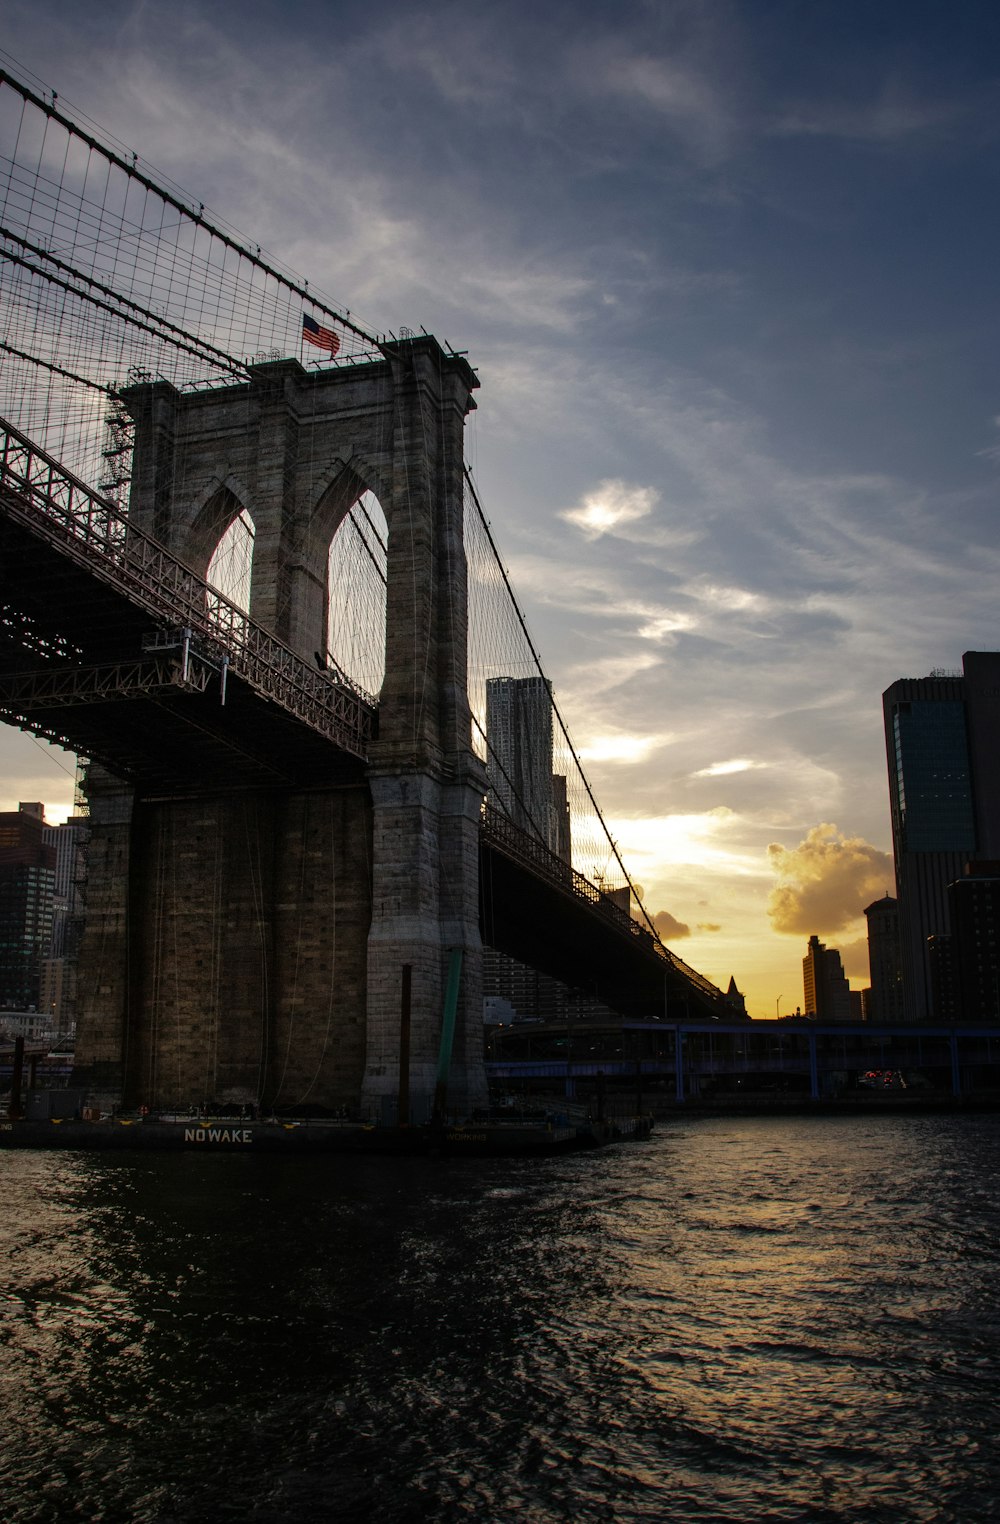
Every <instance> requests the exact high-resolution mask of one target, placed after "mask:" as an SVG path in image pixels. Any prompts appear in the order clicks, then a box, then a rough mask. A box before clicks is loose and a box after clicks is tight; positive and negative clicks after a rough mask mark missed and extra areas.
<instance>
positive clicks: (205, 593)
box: [0, 419, 375, 757]
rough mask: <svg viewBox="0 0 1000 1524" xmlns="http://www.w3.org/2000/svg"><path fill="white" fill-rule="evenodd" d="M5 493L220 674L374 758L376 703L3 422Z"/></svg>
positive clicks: (11, 507)
mask: <svg viewBox="0 0 1000 1524" xmlns="http://www.w3.org/2000/svg"><path fill="white" fill-rule="evenodd" d="M0 487H3V488H5V489H6V492H5V498H6V506H7V511H8V512H10V513H12V514H13V516H15V517H18V518H20V519H21V520H22V521H23V522H24V523H26V524H27V525H28V526H29V527H30V528H31V529H32V530H33V531H34V532H35V533H36V534H41V535H42V536H43V537H44V538H46V539H47V540H48V541H49V542H50V543H51V544H53V545H55V546H57V547H58V548H59V549H60V550H61V551H62V552H63V553H64V554H67V555H69V556H70V557H72V558H73V559H74V560H76V561H77V562H79V563H80V564H82V565H84V566H86V567H87V568H88V569H89V570H90V571H91V572H93V573H94V574H95V575H96V576H98V577H100V578H101V579H102V580H103V581H105V582H109V583H111V584H112V585H113V586H114V587H116V588H119V589H121V590H123V591H124V592H126V593H127V594H128V596H129V597H130V598H132V599H133V600H134V601H136V602H138V603H139V604H141V606H142V607H143V608H145V609H146V610H147V611H148V612H149V613H150V615H152V616H153V618H154V619H156V620H158V621H166V622H167V623H168V624H170V625H173V626H180V627H182V628H184V629H187V630H190V631H191V632H192V634H194V635H195V636H196V637H201V639H202V640H203V641H204V642H207V643H208V645H209V647H210V648H212V651H211V654H212V655H214V656H215V658H216V659H217V661H218V663H219V665H220V666H222V665H226V666H228V668H229V670H230V672H232V673H233V674H234V675H235V676H238V677H240V678H241V679H243V680H244V681H245V682H247V683H248V684H249V686H250V687H251V688H253V689H254V690H255V691H256V692H257V693H258V694H260V695H261V696H263V697H265V698H267V699H270V700H272V701H273V702H274V703H276V704H278V705H280V706H281V707H282V708H284V709H287V710H288V711H289V712H290V713H291V714H294V715H295V716H296V718H298V719H300V720H303V721H304V722H305V723H306V724H307V725H309V726H310V727H311V728H312V729H314V730H318V731H320V732H321V733H322V734H324V735H326V736H328V737H329V738H330V740H332V741H334V742H335V743H336V744H337V745H338V746H340V747H342V748H343V749H344V750H346V751H349V752H351V753H352V754H354V755H355V756H358V757H365V756H366V755H367V752H368V744H369V742H370V741H371V738H372V735H373V732H374V721H375V711H374V707H373V704H372V701H371V700H370V699H369V697H368V696H367V695H365V694H363V693H361V692H360V691H359V690H358V689H356V688H355V687H354V686H353V685H352V684H351V683H349V682H348V681H347V680H346V679H344V678H340V677H338V678H337V679H334V678H332V677H331V676H330V675H329V674H327V673H323V672H319V671H317V670H314V669H313V668H312V667H311V666H309V664H308V663H307V662H304V661H303V660H302V659H301V657H299V656H297V655H296V654H295V653H294V652H293V651H291V650H289V648H288V647H287V646H285V645H283V644H282V642H281V641H279V640H276V639H275V637H274V636H273V635H270V634H268V632H267V631H266V630H264V629H263V628H262V627H261V626H260V625H258V624H255V623H254V621H253V620H252V619H250V617H249V616H248V615H247V614H246V613H245V612H244V611H243V610H242V609H241V608H239V607H238V606H237V605H236V604H235V603H232V602H230V600H229V599H228V598H226V597H225V596H224V595H223V594H222V593H220V592H219V591H218V590H217V589H216V588H214V587H212V586H211V585H210V584H209V583H208V582H206V581H205V580H204V579H203V578H201V577H199V576H198V575H197V574H196V573H195V572H193V571H192V570H191V569H190V568H189V567H187V566H185V565H184V563H183V562H182V561H179V560H178V559H177V557H176V556H174V555H172V554H171V552H170V551H168V550H167V549H166V547H165V546H163V545H161V544H160V543H159V541H157V540H154V539H153V537H152V536H151V535H148V534H146V533H144V531H142V530H140V529H138V528H136V527H135V526H134V525H133V524H130V523H129V520H128V518H127V516H126V515H125V514H124V513H122V512H121V510H120V509H118V508H117V507H116V506H115V505H114V504H113V503H112V502H110V501H109V500H108V499H106V498H103V497H101V496H100V494H98V493H96V492H94V491H93V490H92V489H91V488H89V487H88V486H86V484H85V483H84V482H82V481H80V480H79V478H77V477H75V476H74V475H73V474H72V473H71V472H69V471H66V470H65V469H64V468H63V467H62V466H60V465H58V464H57V463H56V462H55V461H54V460H52V458H51V457H50V456H49V455H47V454H46V453H45V451H44V450H41V449H39V448H38V446H37V445H35V444H34V443H33V442H32V441H31V440H30V439H28V438H27V437H26V436H25V435H23V434H21V433H19V431H18V430H17V429H15V428H13V426H12V425H11V424H9V423H7V422H6V421H5V420H3V419H0Z"/></svg>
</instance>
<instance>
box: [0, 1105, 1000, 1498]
mask: <svg viewBox="0 0 1000 1524" xmlns="http://www.w3.org/2000/svg"><path fill="white" fill-rule="evenodd" d="M0 1172H2V1181H3V1190H2V1193H0V1212H2V1227H0V1242H2V1245H3V1265H4V1280H3V1285H2V1293H0V1311H2V1320H0V1330H2V1345H0V1424H2V1429H0V1432H2V1434H3V1444H2V1446H0V1518H2V1519H3V1520H5V1521H12V1524H13V1521H27V1520H62V1519H77V1518H79V1519H85V1520H92V1521H99V1520H109V1521H110V1520H123V1521H124V1520H129V1521H131V1520H142V1521H152V1520H157V1521H164V1524H166V1521H184V1524H187V1521H196V1520H197V1521H199V1524H200V1521H206V1524H213V1521H217V1520H225V1521H239V1524H244V1521H247V1524H249V1521H268V1524H272V1521H273V1524H279V1521H281V1524H285V1521H298V1520H309V1521H325V1520H350V1521H364V1520H368V1519H372V1520H379V1521H382V1524H396V1521H408V1520H418V1519H427V1518H430V1519H436V1520H476V1521H506V1520H511V1521H521V1520H525V1521H531V1524H549V1521H557V1520H558V1521H563V1520H565V1521H570V1520H572V1521H589V1520H632V1519H636V1520H662V1519H667V1520H674V1519H676V1520H710V1519H714V1520H738V1521H745V1520H810V1521H812V1520H820V1521H822V1520H851V1521H853V1520H886V1521H893V1524H895V1521H900V1520H911V1519H912V1520H932V1519H934V1520H936V1519H941V1520H961V1521H966V1520H979V1519H994V1518H1000V1451H998V1445H997V1441H996V1432H997V1426H998V1418H1000V1397H998V1384H997V1383H998V1376H1000V1338H998V1329H997V1317H998V1313H997V1308H998V1293H1000V1199H998V1192H997V1185H998V1175H1000V1119H993V1118H978V1119H977V1118H970V1117H964V1118H956V1119H951V1118H927V1119H912V1118H910V1119H897V1118H885V1119H882V1118H875V1119H872V1120H870V1121H869V1120H863V1119H844V1120H812V1121H806V1120H803V1121H795V1120H779V1121H772V1120H747V1119H739V1120H732V1121H704V1122H691V1123H678V1124H668V1125H666V1126H664V1127H663V1128H662V1129H661V1131H660V1132H659V1134H658V1135H657V1136H656V1137H655V1138H654V1140H653V1142H652V1143H650V1144H645V1145H643V1144H637V1145H632V1146H629V1147H627V1148H621V1149H618V1150H614V1151H608V1152H604V1153H600V1154H589V1155H578V1156H574V1157H572V1158H569V1159H563V1160H558V1161H546V1162H544V1163H542V1164H531V1163H527V1162H515V1163H511V1162H502V1161H494V1162H489V1163H478V1164H477V1163H472V1162H469V1161H466V1162H461V1163H455V1164H447V1163H446V1164H441V1163H434V1162H433V1161H402V1162H401V1161H395V1160H360V1161H359V1160H356V1159H343V1160H334V1161H332V1162H331V1161H321V1160H316V1159H314V1160H308V1161H306V1162H302V1161H296V1160H284V1159H280V1158H279V1159H275V1158H268V1157H258V1158H252V1157H220V1156H214V1157H212V1156H204V1155H195V1154H186V1155H180V1156H167V1155H164V1156H162V1157H155V1156H151V1157H139V1156H135V1157H131V1158H127V1159H118V1158H114V1159H109V1158H103V1157H101V1156H100V1155H96V1154H91V1155H87V1154H58V1153H53V1154H43V1153H37V1154H16V1153H15V1154H10V1153H8V1154H5V1155H2V1156H0Z"/></svg>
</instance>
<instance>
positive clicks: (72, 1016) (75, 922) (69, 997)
mask: <svg viewBox="0 0 1000 1524" xmlns="http://www.w3.org/2000/svg"><path fill="white" fill-rule="evenodd" d="M22 808H23V806H22ZM89 826H90V820H89V817H88V816H87V815H71V816H70V818H69V819H68V820H67V821H64V823H63V824H62V825H47V826H46V827H45V830H44V833H43V839H44V841H45V842H46V843H47V845H48V846H50V847H52V848H53V849H54V851H55V884H54V895H53V902H52V940H51V944H50V948H49V956H48V958H47V959H45V960H44V961H43V965H42V989H41V996H40V1000H41V1004H42V1006H44V1008H45V1009H46V1010H47V1011H49V1012H50V1013H51V1015H52V1018H53V1021H54V1023H55V1025H56V1027H57V1028H58V1029H59V1031H61V1032H72V1031H73V1030H74V1025H75V1020H76V954H77V948H78V945H79V941H80V936H81V934H82V931H83V899H82V893H81V883H82V878H83V873H84V849H85V845H86V841H87V835H88V830H89Z"/></svg>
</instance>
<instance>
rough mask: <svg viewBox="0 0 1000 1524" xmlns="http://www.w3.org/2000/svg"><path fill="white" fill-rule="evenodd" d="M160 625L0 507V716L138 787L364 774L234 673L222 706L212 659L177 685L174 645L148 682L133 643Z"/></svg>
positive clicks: (326, 779)
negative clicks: (184, 683)
mask: <svg viewBox="0 0 1000 1524" xmlns="http://www.w3.org/2000/svg"><path fill="white" fill-rule="evenodd" d="M163 633H164V626H163V625H162V624H159V625H158V623H157V621H156V620H155V618H154V617H153V616H152V615H151V614H150V613H149V611H147V610H145V609H143V608H142V607H141V606H139V605H137V604H136V603H135V602H134V601H133V600H132V599H130V598H129V597H128V595H127V594H125V593H124V592H123V591H120V590H118V589H116V588H115V587H114V586H113V585H112V584H110V583H108V582H106V581H103V580H101V579H99V578H96V577H94V576H93V575H92V574H91V573H90V572H89V571H88V570H87V569H86V568H85V567H83V566H80V565H79V564H78V563H77V562H75V561H73V560H72V559H70V558H68V557H66V556H65V555H62V554H61V553H60V552H59V551H58V550H57V549H56V548H54V547H53V546H52V545H50V544H48V543H47V542H46V541H45V540H44V539H43V538H41V537H39V536H37V535H35V534H33V533H32V532H31V531H30V530H29V529H27V528H26V527H25V526H24V525H23V524H21V523H19V522H17V521H16V520H14V519H10V518H6V517H4V516H3V515H2V514H0V719H2V720H4V721H6V722H7V723H10V724H14V725H17V726H18V727H19V728H20V729H22V730H26V731H29V732H30V733H32V734H34V735H39V736H44V737H46V738H47V739H49V740H54V741H56V742H58V743H59V744H61V745H65V746H66V747H67V748H68V749H70V750H72V751H76V752H79V753H80V754H81V755H83V756H88V757H93V758H95V759H96V760H99V761H102V762H104V763H105V764H106V765H107V766H108V767H109V768H110V769H111V770H112V771H113V772H114V773H116V774H118V775H120V776H122V777H125V778H127V779H129V780H130V781H132V782H134V783H136V784H137V785H138V786H139V787H141V788H143V789H144V790H146V791H151V790H157V791H158V790H163V791H166V792H169V793H171V794H174V793H177V792H188V791H190V792H204V791H205V790H206V789H213V788H225V789H227V790H228V789H232V788H243V787H261V786H287V785H289V784H293V785H296V786H317V785H335V784H337V783H338V782H340V781H344V782H349V781H353V780H354V779H356V778H357V777H358V776H359V775H361V773H362V771H363V763H361V762H360V761H359V760H358V759H356V758H354V757H351V756H349V755H347V754H345V753H344V752H342V751H340V750H339V748H338V747H337V746H336V745H335V744H334V743H333V742H332V741H331V740H330V739H329V738H328V737H326V736H323V735H321V734H318V733H317V732H315V731H313V730H311V729H310V728H309V727H308V726H307V725H304V724H302V723H300V722H299V721H298V720H297V719H296V718H295V717H294V716H293V715H291V714H289V713H288V712H287V711H286V710H284V709H283V708H281V707H280V706H279V705H278V704H275V703H272V702H269V701H268V700H267V699H266V698H265V697H263V696H262V695H260V694H259V693H257V692H255V691H254V690H253V689H252V688H251V687H250V686H249V684H247V683H246V682H244V681H242V680H241V679H240V678H239V677H237V676H236V675H235V674H234V673H233V672H232V671H231V670H230V671H229V672H228V673H227V676H226V684H225V703H223V702H222V671H221V667H220V666H216V667H215V669H214V670H213V669H212V668H211V664H210V663H206V662H205V661H203V660H198V659H197V658H196V659H195V660H194V661H193V662H192V663H191V676H192V681H191V682H189V683H188V685H187V686H181V685H180V682H179V678H180V667H179V663H180V654H179V652H175V653H172V654H167V655H166V656H162V657H160V659H159V669H160V673H161V674H162V676H163V680H162V681H160V682H157V681H156V674H155V672H153V671H152V668H153V666H154V663H153V662H152V661H151V660H150V659H149V658H146V659H145V660H144V652H143V642H144V639H145V640H148V639H150V638H153V639H158V640H160V641H162V639H163ZM116 666H118V667H120V668H121V669H122V670H121V680H120V681H119V682H117V683H116V681H115V675H114V673H113V671H110V669H113V668H115V667H116ZM109 674H110V675H109ZM92 675H93V676H97V677H101V676H102V675H103V677H104V678H105V679H108V680H105V681H103V682H99V683H94V682H92V681H91V676H92ZM29 677H30V678H34V679H35V681H34V682H31V681H26V679H27V678H29ZM59 679H62V681H60V680H59ZM199 683H200V685H201V687H200V691H199Z"/></svg>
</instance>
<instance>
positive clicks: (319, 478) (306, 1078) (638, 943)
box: [0, 74, 732, 1116]
mask: <svg viewBox="0 0 1000 1524" xmlns="http://www.w3.org/2000/svg"><path fill="white" fill-rule="evenodd" d="M0 146H2V166H0V168H2V173H3V176H4V183H3V187H2V192H3V212H2V218H3V225H2V228H0V237H2V239H3V243H2V253H3V268H4V282H3V303H4V315H5V319H6V325H5V328H4V333H5V339H4V340H3V343H2V351H0V353H2V360H3V366H2V382H0V412H2V413H3V415H4V420H7V421H3V422H2V425H0V607H2V613H0V634H2V641H0V718H2V719H3V720H4V721H5V722H6V723H8V724H11V725H15V726H18V727H20V728H21V729H22V730H25V731H27V732H30V733H31V734H33V735H35V736H39V737H42V738H45V739H48V740H50V741H53V742H55V743H57V744H58V745H60V746H63V747H65V748H67V749H68V750H70V751H72V752H74V753H76V754H77V755H78V756H81V757H83V758H85V759H86V765H85V772H84V779H85V782H84V789H85V794H86V801H87V810H88V814H89V821H90V826H89V840H88V847H87V860H86V883H85V906H86V911H85V917H84V922H83V930H82V938H81V941H80V945H79V949H78V954H77V990H78V994H77V1021H78V1037H77V1052H76V1070H75V1075H74V1080H75V1083H76V1084H77V1085H79V1086H81V1087H83V1088H85V1089H86V1090H87V1091H88V1092H89V1093H90V1094H91V1095H92V1096H93V1097H94V1098H95V1099H96V1101H97V1103H98V1104H102V1105H103V1104H107V1105H116V1104H126V1105H137V1104H140V1103H142V1104H147V1105H150V1106H156V1107H161V1108H162V1107H169V1106H179V1105H182V1104H185V1103H188V1102H191V1101H194V1100H198V1099H200V1098H202V1097H205V1096H211V1097H214V1098H216V1099H218V1100H219V1101H220V1102H223V1103H227V1104H249V1105H254V1106H258V1105H265V1106H284V1107H295V1106H298V1107H304V1106H315V1107H326V1108H338V1107H344V1108H352V1109H356V1108H357V1107H358V1106H359V1105H362V1104H363V1105H365V1106H367V1107H369V1108H371V1109H374V1110H377V1109H378V1107H379V1106H380V1105H382V1104H384V1103H385V1102H388V1101H392V1100H393V1099H394V1098H396V1097H398V1096H399V1094H400V1091H401V1087H405V1089H406V1091H407V1094H408V1096H409V1097H410V1098H411V1099H412V1106H413V1113H414V1115H415V1116H419V1115H421V1114H427V1113H428V1112H429V1110H430V1107H431V1105H432V1104H433V1099H434V1096H435V1093H436V1092H438V1091H439V1087H440V1086H441V1084H442V1076H445V1077H446V1083H447V1091H448V1097H449V1102H450V1103H451V1104H452V1105H453V1106H455V1107H456V1108H458V1109H467V1108H470V1107H473V1106H475V1105H477V1104H481V1103H482V1102H483V1101H484V1100H485V1098H486V1079H485V1068H484V1058H483V988H484V983H483V981H484V963H485V962H486V961H488V960H492V963H491V966H493V967H495V966H496V965H497V962H498V960H508V961H509V963H510V964H511V965H512V966H516V967H520V968H527V969H531V970H537V971H540V972H541V973H543V974H545V975H546V976H548V977H550V978H552V979H554V980H556V981H559V982H560V984H561V985H564V986H568V987H571V988H573V989H575V990H578V991H584V992H586V995H587V998H588V999H590V1000H593V1001H596V1002H599V1003H600V1004H601V1005H602V1006H603V1007H605V1008H606V1009H607V1010H609V1011H611V1012H615V1013H618V1014H619V1015H620V1016H622V1017H627V1018H629V1019H630V1020H641V1021H649V1020H672V1021H674V1022H676V1021H679V1020H683V1021H690V1020H692V1019H694V1020H697V1019H699V1018H705V1019H715V1020H718V1019H720V1018H727V1019H728V1018H731V1016H732V1009H731V1007H730V1006H729V1005H728V1004H727V1001H726V997H725V996H723V994H722V993H721V991H719V990H718V989H717V988H716V987H715V986H714V985H713V984H712V983H711V982H710V981H709V980H707V979H705V978H704V977H702V976H701V975H699V974H698V973H697V972H696V971H695V970H694V969H692V968H690V967H688V966H687V965H686V964H685V963H683V962H682V961H681V960H680V959H679V958H677V957H676V956H675V955H674V954H672V953H671V952H670V951H669V950H668V949H667V948H666V947H664V946H663V944H662V943H661V942H660V940H659V938H658V937H657V936H656V934H655V932H654V929H653V927H652V925H651V923H650V922H649V920H648V919H647V918H646V917H645V915H644V912H643V911H642V907H641V904H640V902H639V899H638V896H637V895H636V894H635V893H634V891H633V886H632V885H631V883H630V880H629V876H628V873H627V870H626V867H625V865H624V863H622V861H621V859H620V857H619V854H618V851H617V848H616V846H615V844H614V842H613V840H612V838H611V835H610V833H609V831H608V830H607V827H606V825H605V822H604V820H603V817H602V814H601V810H600V808H599V806H598V803H597V801H596V799H595V797H594V794H593V791H592V789H591V788H590V785H589V783H588V782H587V780H586V778H585V777H584V775H583V772H582V770H581V768H580V765H579V762H578V759H577V757H576V754H575V751H574V749H573V747H572V743H571V741H570V737H569V733H568V731H567V729H566V726H565V725H564V723H563V720H562V717H561V715H560V713H559V710H558V708H557V706H556V704H555V701H554V698H553V691H552V685H551V684H550V683H549V681H548V679H547V678H546V676H545V674H544V671H543V670H542V667H541V664H540V661H539V658H538V654H537V652H536V650H535V647H534V644H533V643H532V641H531V638H530V635H529V633H528V629H527V625H526V623H525V620H524V617H523V615H522V614H521V611H520V608H519V606H518V603H517V600H516V598H515V595H514V592H513V589H512V587H511V584H510V580H509V577H508V575H507V572H506V570H505V568H504V565H503V563H502V561H501V559H500V556H499V554H498V551H497V547H496V544H495V541H494V537H493V532H492V529H491V527H490V524H489V521H488V520H487V518H486V515H485V512H484V509H483V506H482V503H481V501H480V498H479V494H478V491H477V488H476V485H475V483H474V481H473V478H472V475H471V472H470V471H469V469H468V467H467V464H466V458H465V448H464V432H465V423H466V419H467V417H468V415H469V414H470V412H471V411H472V410H473V409H474V407H475V405H476V404H475V400H474V393H475V392H476V390H477V389H478V386H479V381H478V377H477V375H476V372H475V371H474V369H473V368H472V366H471V364H470V363H469V360H468V358H467V357H466V356H465V355H464V354H460V353H456V352H455V351H453V350H452V349H451V347H450V346H449V345H448V344H446V343H442V342H439V341H438V340H437V339H436V338H434V337H432V336H431V335H429V334H426V333H423V332H420V333H416V334H414V333H412V332H409V331H406V330H404V331H402V332H400V333H395V334H394V333H383V332H378V331H376V329H374V328H371V327H369V326H368V325H366V324H363V323H361V322H359V321H358V320H357V318H356V317H355V316H354V315H352V314H351V313H350V312H349V311H347V310H346V309H341V308H339V307H337V306H335V305H333V304H331V303H329V302H327V301H326V300H325V299H321V298H320V297H319V296H318V295H317V294H316V293H315V292H314V291H311V290H310V288H309V287H308V285H307V284H306V283H305V282H303V281H301V280H300V279H299V278H298V277H296V276H294V275H292V274H291V273H289V272H287V271H284V270H283V269H281V268H280V267H279V266H278V265H277V264H275V263H274V262H272V261H270V260H269V259H268V258H267V257H266V256H265V255H264V254H263V253H262V251H261V250H260V249H259V248H257V247H256V246H255V245H252V244H248V243H246V242H245V241H243V240H241V239H240V238H238V237H237V236H236V235H235V234H233V233H232V232H231V231H229V230H227V229H226V228H225V227H224V226H222V225H218V224H215V223H212V222H211V221H210V220H208V218H207V217H206V215H205V212H204V208H203V207H201V206H200V205H198V204H196V203H193V202H190V201H189V200H187V199H186V198H185V197H184V196H182V195H181V194H180V193H179V192H177V191H176V190H175V189H174V188H172V187H170V186H169V185H167V184H165V183H163V182H161V181H160V180H158V179H156V178H154V177H153V176H152V175H150V174H149V173H147V172H146V170H145V168H144V166H143V165H142V164H141V163H140V162H139V161H138V160H136V159H135V157H134V156H129V155H125V154H123V153H121V152H119V151H117V150H116V149H115V148H114V147H113V146H110V145H108V144H105V143H102V142H99V141H98V140H96V139H95V138H94V137H93V136H91V135H90V134H88V133H85V132H83V131H82V130H81V129H79V128H78V127H77V126H76V125H75V124H74V123H72V122H71V121H69V120H68V119H67V118H66V117H65V116H63V115H62V114H61V112H60V111H59V110H58V107H57V103H56V102H55V100H48V99H46V98H43V97H42V96H39V95H37V94H36V93H34V92H33V91H32V90H30V89H29V88H27V87H26V86H25V85H23V84H21V83H18V82H17V81H16V80H15V79H13V78H12V77H11V76H9V75H6V74H0Z"/></svg>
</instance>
